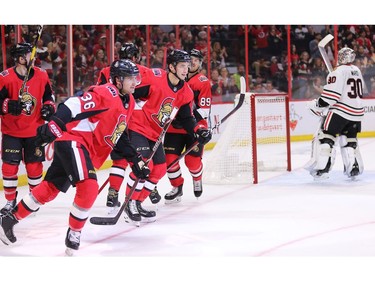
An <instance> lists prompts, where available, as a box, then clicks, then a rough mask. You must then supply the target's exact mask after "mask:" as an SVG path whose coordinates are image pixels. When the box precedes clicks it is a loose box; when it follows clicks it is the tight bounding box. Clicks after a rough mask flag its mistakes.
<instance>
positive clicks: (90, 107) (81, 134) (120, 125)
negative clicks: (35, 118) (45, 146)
mask: <svg viewBox="0 0 375 281" xmlns="http://www.w3.org/2000/svg"><path fill="white" fill-rule="evenodd" d="M129 98H130V99H129V106H128V107H127V109H125V107H124V105H123V102H122V100H121V98H120V96H119V92H118V89H117V88H116V87H115V86H114V85H112V84H111V83H107V84H104V85H100V86H93V87H91V88H90V89H89V90H88V91H87V92H85V93H84V94H83V95H82V96H78V97H70V98H69V99H67V100H66V101H65V102H64V104H65V105H66V106H67V107H68V108H69V109H70V111H71V112H72V117H73V121H72V122H69V123H67V125H66V127H67V131H66V132H64V134H63V136H62V137H61V138H59V139H56V141H64V140H73V141H77V142H79V143H82V144H84V145H85V147H86V148H87V150H88V151H89V153H90V157H91V159H92V162H93V164H94V167H95V168H97V169H98V168H100V166H101V165H102V164H103V163H104V161H105V160H106V159H107V157H108V156H109V154H110V153H111V151H112V149H113V147H114V146H115V145H116V143H117V141H118V140H119V138H120V136H121V134H122V133H123V132H125V130H126V129H127V127H128V123H129V119H130V116H131V115H132V112H133V109H134V98H133V95H129ZM80 116H85V117H87V118H83V119H81V117H80ZM74 118H75V119H77V120H76V121H74Z"/></svg>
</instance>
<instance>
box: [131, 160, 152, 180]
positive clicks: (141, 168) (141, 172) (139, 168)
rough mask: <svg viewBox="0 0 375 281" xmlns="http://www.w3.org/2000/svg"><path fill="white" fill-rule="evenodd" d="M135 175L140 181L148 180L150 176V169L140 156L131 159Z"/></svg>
mask: <svg viewBox="0 0 375 281" xmlns="http://www.w3.org/2000/svg"><path fill="white" fill-rule="evenodd" d="M129 160H130V162H131V163H132V165H131V168H132V171H133V173H134V175H135V176H136V177H137V178H139V179H146V178H148V176H149V175H150V169H149V168H148V167H147V166H145V164H146V163H145V161H144V160H143V158H142V156H141V155H140V154H137V155H136V156H134V157H132V158H130V159H129Z"/></svg>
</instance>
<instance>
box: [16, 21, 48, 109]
mask: <svg viewBox="0 0 375 281" xmlns="http://www.w3.org/2000/svg"><path fill="white" fill-rule="evenodd" d="M42 30H43V25H39V26H38V30H37V33H38V35H37V36H35V40H34V45H33V48H32V50H31V55H30V60H29V63H28V64H27V71H26V75H25V78H24V79H23V81H22V85H21V89H20V91H19V94H18V101H19V102H20V103H22V97H23V95H24V90H25V86H26V82H27V80H28V79H29V75H30V71H31V67H32V65H33V63H34V60H35V54H36V45H37V43H38V41H39V40H40V37H41V36H42ZM25 111H26V114H27V115H30V114H31V108H30V107H29V106H26V105H25Z"/></svg>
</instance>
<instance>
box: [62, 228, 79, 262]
mask: <svg viewBox="0 0 375 281" xmlns="http://www.w3.org/2000/svg"><path fill="white" fill-rule="evenodd" d="M80 239H81V231H74V230H71V229H70V228H68V232H67V233H66V238H65V246H66V250H65V254H66V255H67V256H73V254H74V252H75V251H77V250H78V248H79V244H80Z"/></svg>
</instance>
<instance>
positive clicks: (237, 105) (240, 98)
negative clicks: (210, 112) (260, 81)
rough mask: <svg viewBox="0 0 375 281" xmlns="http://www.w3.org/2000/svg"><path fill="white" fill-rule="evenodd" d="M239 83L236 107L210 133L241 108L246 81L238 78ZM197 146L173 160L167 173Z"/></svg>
mask: <svg viewBox="0 0 375 281" xmlns="http://www.w3.org/2000/svg"><path fill="white" fill-rule="evenodd" d="M240 83H241V90H240V97H239V99H238V103H237V104H236V106H235V107H234V108H233V109H232V110H231V111H230V112H229V113H228V114H227V115H225V116H224V117H223V119H221V120H220V121H219V122H218V123H216V124H215V126H213V127H212V128H211V133H212V132H213V131H214V130H216V129H217V128H219V126H220V125H221V124H222V123H224V122H225V121H226V120H227V119H228V118H229V117H231V116H232V115H233V114H234V113H235V112H236V111H237V110H238V109H240V107H241V106H242V104H243V102H244V100H245V91H246V80H245V77H243V76H241V77H240ZM197 145H198V141H196V142H194V143H193V144H192V145H191V146H190V147H189V148H187V149H186V150H185V151H184V152H183V153H182V154H181V155H180V156H178V157H177V158H176V159H175V160H173V161H172V162H171V163H169V165H168V167H167V171H169V170H170V169H171V168H172V167H173V166H174V165H175V164H176V163H178V162H179V161H180V160H181V159H182V158H184V157H185V156H186V155H187V154H189V153H190V151H192V150H193V149H194V148H195V147H196V146H197Z"/></svg>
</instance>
